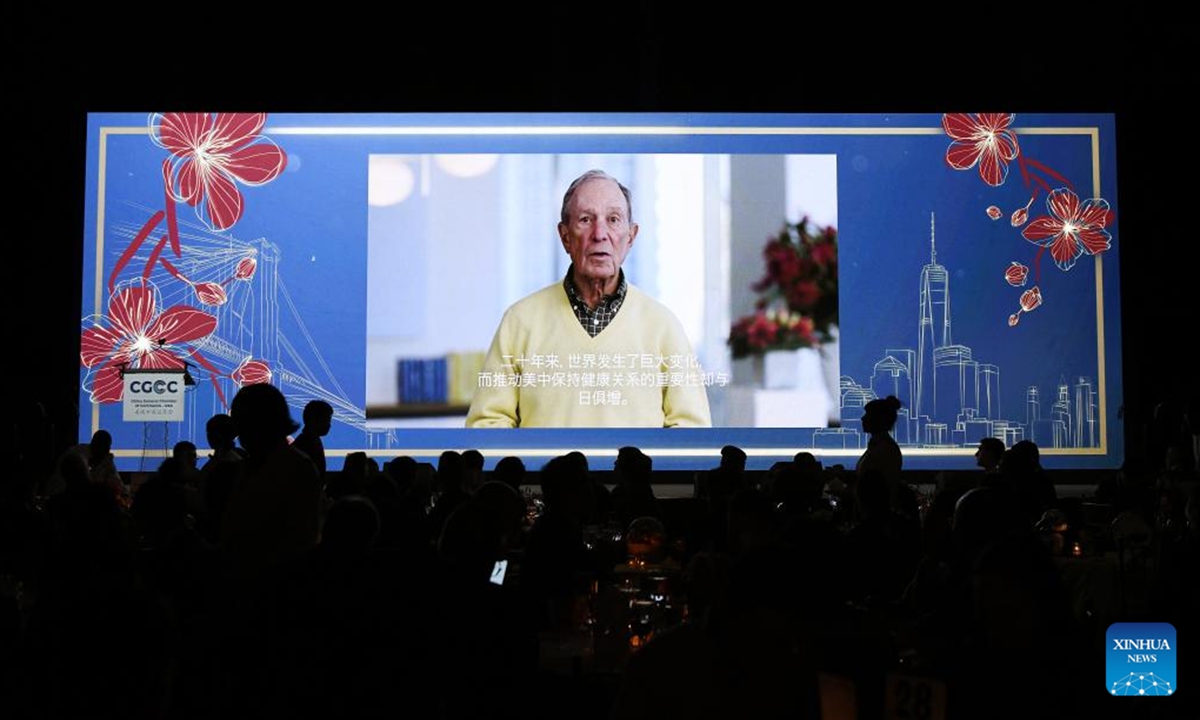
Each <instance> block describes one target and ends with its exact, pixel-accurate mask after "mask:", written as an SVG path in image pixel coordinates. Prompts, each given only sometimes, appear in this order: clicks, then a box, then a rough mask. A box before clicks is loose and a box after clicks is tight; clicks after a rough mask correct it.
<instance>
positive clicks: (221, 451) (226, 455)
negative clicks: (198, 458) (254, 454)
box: [200, 413, 246, 474]
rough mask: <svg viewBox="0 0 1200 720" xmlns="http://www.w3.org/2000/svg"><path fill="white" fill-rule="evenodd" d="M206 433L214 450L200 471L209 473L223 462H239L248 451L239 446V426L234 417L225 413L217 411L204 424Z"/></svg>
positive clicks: (209, 444)
mask: <svg viewBox="0 0 1200 720" xmlns="http://www.w3.org/2000/svg"><path fill="white" fill-rule="evenodd" d="M204 435H205V438H206V439H207V441H208V446H209V447H210V448H212V452H211V453H209V455H208V460H205V461H204V466H203V467H202V468H200V472H202V473H205V474H208V473H211V472H212V470H213V469H214V468H216V467H217V466H218V465H220V464H221V463H223V462H239V461H240V460H242V459H243V458H245V457H246V453H245V452H244V451H243V450H242V449H241V448H239V447H238V446H237V444H236V441H237V427H236V426H235V425H234V424H233V418H231V417H229V416H228V415H226V414H225V413H217V414H216V415H213V416H212V417H210V418H209V419H208V422H206V423H205V424H204Z"/></svg>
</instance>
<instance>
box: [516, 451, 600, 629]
mask: <svg viewBox="0 0 1200 720" xmlns="http://www.w3.org/2000/svg"><path fill="white" fill-rule="evenodd" d="M538 475H539V478H540V479H541V484H542V501H543V503H544V508H543V511H542V514H541V515H539V516H538V518H537V520H535V521H534V523H533V527H532V528H530V530H529V537H528V539H527V542H526V546H525V556H524V563H523V565H522V568H521V581H522V590H523V592H524V593H525V594H526V596H527V597H528V598H529V599H530V601H531V602H532V603H533V610H534V612H535V616H537V617H540V622H538V625H539V626H542V627H548V626H549V625H550V624H551V621H552V620H558V619H561V618H559V617H558V616H559V613H558V612H557V611H559V610H562V609H563V608H564V607H565V606H566V604H567V603H569V601H570V600H571V599H572V598H573V597H574V595H575V594H576V593H577V592H578V591H580V590H581V589H582V588H583V587H586V584H587V582H588V581H589V580H591V579H593V578H594V577H595V576H596V574H597V571H598V569H599V568H597V566H596V562H597V561H596V558H595V556H594V554H593V553H591V552H590V551H589V550H588V548H587V546H586V545H585V543H584V540H583V525H584V522H585V520H586V513H587V509H588V503H589V502H590V500H591V497H590V496H591V488H590V487H589V486H588V482H587V479H586V478H583V477H580V476H579V474H578V465H577V464H576V463H574V462H572V461H571V460H569V459H568V458H567V457H566V456H559V457H556V458H553V459H551V460H550V461H549V462H547V463H546V464H545V465H544V466H543V467H542V469H541V471H540V472H539V473H538Z"/></svg>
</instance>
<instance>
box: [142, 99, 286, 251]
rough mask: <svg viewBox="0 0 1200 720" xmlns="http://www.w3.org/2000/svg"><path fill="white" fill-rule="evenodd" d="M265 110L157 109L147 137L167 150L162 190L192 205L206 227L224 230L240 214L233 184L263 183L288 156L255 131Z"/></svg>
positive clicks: (262, 121)
mask: <svg viewBox="0 0 1200 720" xmlns="http://www.w3.org/2000/svg"><path fill="white" fill-rule="evenodd" d="M266 121H267V116H266V114H265V113H216V114H211V113H161V114H160V113H156V114H154V115H151V116H150V137H151V139H152V140H154V142H155V143H156V144H158V145H159V146H161V147H164V148H166V149H167V150H169V151H170V152H171V157H170V158H169V159H168V160H165V161H163V179H164V180H165V181H166V185H167V191H168V192H169V193H170V194H171V196H172V197H173V198H174V199H175V200H176V201H177V202H186V203H187V204H188V205H191V206H192V207H194V208H196V216H197V217H198V218H200V221H201V222H203V223H204V224H205V225H206V226H208V228H209V229H210V230H213V231H218V230H228V229H229V228H231V227H233V225H234V223H236V222H237V221H238V220H239V219H240V218H241V217H242V193H241V191H239V190H238V188H237V183H241V184H243V185H247V186H256V185H263V184H265V183H268V182H270V181H272V180H274V179H275V178H276V177H278V176H279V173H281V172H283V169H284V168H285V167H286V166H287V155H286V154H285V153H284V152H283V150H281V149H280V148H279V146H277V145H276V144H275V143H274V142H272V141H271V140H269V139H268V138H265V137H263V136H261V135H259V134H258V133H259V131H260V130H262V128H263V125H264V124H265V123H266Z"/></svg>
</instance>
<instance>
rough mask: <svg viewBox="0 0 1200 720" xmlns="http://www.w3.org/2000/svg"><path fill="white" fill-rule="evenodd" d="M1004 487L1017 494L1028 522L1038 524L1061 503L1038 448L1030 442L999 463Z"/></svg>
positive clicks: (1018, 446)
mask: <svg viewBox="0 0 1200 720" xmlns="http://www.w3.org/2000/svg"><path fill="white" fill-rule="evenodd" d="M999 475H1000V484H1001V487H1004V488H1005V489H1007V490H1009V491H1010V492H1013V493H1015V494H1016V496H1017V499H1018V502H1019V503H1020V505H1021V508H1022V510H1023V511H1024V512H1025V516H1026V518H1027V519H1028V520H1029V521H1030V522H1031V523H1033V522H1036V521H1037V519H1038V518H1040V517H1041V516H1042V513H1043V512H1045V511H1046V510H1048V509H1050V508H1052V507H1053V506H1054V504H1055V502H1056V501H1057V499H1058V493H1057V492H1056V491H1055V489H1054V483H1053V482H1052V481H1051V480H1050V476H1049V475H1048V474H1047V473H1046V471H1045V470H1043V469H1042V463H1041V455H1040V453H1039V452H1038V446H1037V445H1035V444H1034V443H1033V441H1031V440H1021V441H1020V442H1018V443H1016V444H1014V445H1013V446H1012V447H1011V448H1009V450H1008V451H1007V452H1005V453H1004V456H1003V457H1002V458H1001V460H1000V468H999Z"/></svg>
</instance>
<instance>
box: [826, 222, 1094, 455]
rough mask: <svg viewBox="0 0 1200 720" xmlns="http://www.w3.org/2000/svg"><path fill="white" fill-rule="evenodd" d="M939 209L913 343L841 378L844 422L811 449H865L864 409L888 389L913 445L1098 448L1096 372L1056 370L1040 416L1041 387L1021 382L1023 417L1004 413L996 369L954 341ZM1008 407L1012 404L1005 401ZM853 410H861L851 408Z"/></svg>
mask: <svg viewBox="0 0 1200 720" xmlns="http://www.w3.org/2000/svg"><path fill="white" fill-rule="evenodd" d="M936 231H937V224H936V213H934V212H931V213H930V215H929V260H928V262H927V263H925V264H924V265H923V266H922V268H921V272H920V277H919V281H918V287H917V337H916V343H915V345H916V347H915V349H914V348H912V347H885V349H884V352H883V357H881V358H880V359H879V360H877V361H876V362H875V363H874V364H873V366H872V371H871V377H870V380H869V381H868V382H867V383H866V384H863V383H859V382H858V381H857V380H856V379H855V378H854V376H853V375H850V374H844V375H842V377H841V379H840V383H839V385H840V387H839V402H840V407H841V417H842V425H841V427H837V428H819V429H817V430H816V431H815V432H814V434H813V441H812V447H813V448H814V449H837V448H841V449H845V448H855V447H859V448H861V447H865V445H866V442H865V437H864V434H863V432H862V421H861V418H860V414H861V410H862V408H863V407H865V405H866V403H868V402H870V401H871V400H874V399H876V398H882V397H887V396H888V395H893V396H895V397H896V398H898V399H899V400H900V402H901V408H900V410H899V412H898V417H897V421H896V426H895V429H894V430H893V433H892V434H893V437H894V438H895V440H896V442H897V443H898V444H900V445H901V446H905V447H913V448H965V447H973V446H974V445H976V444H977V443H978V442H979V440H980V439H982V438H985V437H995V438H999V439H1000V440H1002V441H1003V442H1004V444H1005V446H1007V447H1011V446H1012V445H1014V444H1015V443H1017V442H1019V441H1021V440H1032V441H1033V442H1035V443H1036V444H1037V445H1038V446H1039V447H1044V448H1095V447H1098V446H1099V444H1100V438H1099V437H1098V408H1097V392H1096V388H1095V383H1094V382H1093V380H1092V378H1093V377H1094V375H1088V374H1076V373H1071V374H1070V375H1069V377H1070V378H1072V379H1073V380H1074V385H1072V384H1071V382H1070V381H1069V380H1068V374H1066V373H1060V375H1059V382H1058V384H1057V385H1056V386H1055V387H1054V392H1053V395H1052V397H1053V398H1054V401H1053V403H1051V405H1050V406H1049V408H1048V411H1047V413H1046V415H1045V416H1044V417H1043V414H1042V408H1041V404H1042V402H1041V398H1042V394H1041V390H1040V388H1038V386H1037V385H1033V384H1030V385H1027V386H1025V390H1024V392H1025V419H1024V421H1021V420H1018V419H1013V418H1008V417H1006V416H1005V415H1004V411H1003V407H1004V403H1003V402H1002V394H1001V390H1000V370H1001V368H1000V367H999V366H998V365H996V364H993V363H987V362H982V361H981V360H980V359H979V358H977V357H976V356H975V353H974V350H973V348H972V347H971V346H968V345H966V344H962V343H956V342H954V335H953V318H952V314H951V303H950V272H949V271H948V270H947V268H946V267H945V266H944V265H942V264H941V263H940V262H938V254H937V234H936ZM1009 407H1016V404H1015V403H1013V404H1010V405H1009ZM856 411H858V412H857V413H856Z"/></svg>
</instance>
